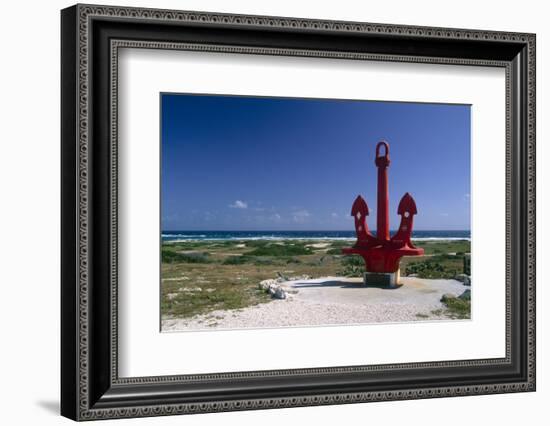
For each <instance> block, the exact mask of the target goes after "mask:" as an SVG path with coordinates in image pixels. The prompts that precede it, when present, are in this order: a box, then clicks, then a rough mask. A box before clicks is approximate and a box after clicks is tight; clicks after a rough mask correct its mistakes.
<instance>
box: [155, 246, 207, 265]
mask: <svg viewBox="0 0 550 426" xmlns="http://www.w3.org/2000/svg"><path fill="white" fill-rule="evenodd" d="M162 262H163V263H174V262H178V263H211V260H210V259H209V254H208V253H200V252H199V253H178V252H176V251H173V250H165V249H162Z"/></svg>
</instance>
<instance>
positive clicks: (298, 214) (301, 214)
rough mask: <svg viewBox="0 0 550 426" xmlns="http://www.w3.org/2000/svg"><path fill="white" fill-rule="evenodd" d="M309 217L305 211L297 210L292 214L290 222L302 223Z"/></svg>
mask: <svg viewBox="0 0 550 426" xmlns="http://www.w3.org/2000/svg"><path fill="white" fill-rule="evenodd" d="M310 217H311V214H310V213H309V212H308V211H307V210H298V211H295V212H293V213H292V220H293V221H294V222H296V223H304V222H306V221H307V220H308V219H309V218H310Z"/></svg>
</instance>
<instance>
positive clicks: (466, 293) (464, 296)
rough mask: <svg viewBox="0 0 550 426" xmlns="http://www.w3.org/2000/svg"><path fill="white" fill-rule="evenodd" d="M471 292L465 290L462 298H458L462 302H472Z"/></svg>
mask: <svg viewBox="0 0 550 426" xmlns="http://www.w3.org/2000/svg"><path fill="white" fill-rule="evenodd" d="M470 294H471V290H470V289H468V290H465V291H464V293H462V294H461V295H460V296H458V298H459V299H462V300H470V299H471V295H470Z"/></svg>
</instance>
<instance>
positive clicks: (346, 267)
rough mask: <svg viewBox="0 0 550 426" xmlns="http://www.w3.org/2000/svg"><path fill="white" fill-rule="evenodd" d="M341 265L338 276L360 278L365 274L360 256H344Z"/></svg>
mask: <svg viewBox="0 0 550 426" xmlns="http://www.w3.org/2000/svg"><path fill="white" fill-rule="evenodd" d="M341 265H342V269H340V270H339V271H338V274H339V275H343V276H345V277H362V276H363V273H364V272H365V261H364V260H363V258H362V257H361V256H356V255H351V256H345V257H343V258H342V261H341Z"/></svg>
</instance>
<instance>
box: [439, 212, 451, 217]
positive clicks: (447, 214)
mask: <svg viewBox="0 0 550 426" xmlns="http://www.w3.org/2000/svg"><path fill="white" fill-rule="evenodd" d="M440 215H441V216H443V217H448V216H449V213H440Z"/></svg>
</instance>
